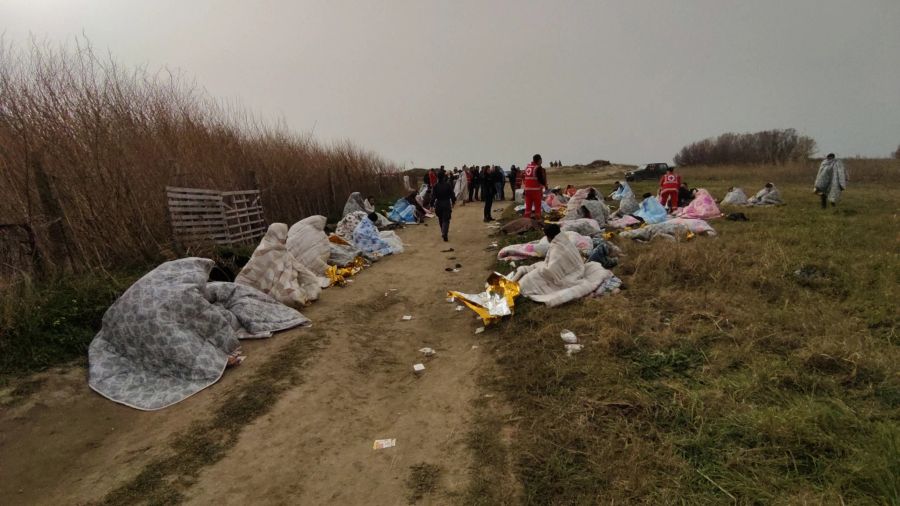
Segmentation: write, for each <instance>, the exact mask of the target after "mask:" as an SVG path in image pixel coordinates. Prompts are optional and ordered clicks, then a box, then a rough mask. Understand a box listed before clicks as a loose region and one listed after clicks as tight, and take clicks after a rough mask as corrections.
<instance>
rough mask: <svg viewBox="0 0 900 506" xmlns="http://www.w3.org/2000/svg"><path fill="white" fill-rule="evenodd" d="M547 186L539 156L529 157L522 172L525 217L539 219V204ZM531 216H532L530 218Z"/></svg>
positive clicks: (545, 173)
mask: <svg viewBox="0 0 900 506" xmlns="http://www.w3.org/2000/svg"><path fill="white" fill-rule="evenodd" d="M546 186H547V172H546V171H545V170H544V168H543V167H541V155H534V156H533V157H531V163H529V164H528V166H527V167H525V170H523V171H522V188H523V190H524V191H523V192H522V194H523V196H524V197H525V215H524V216H525V217H526V218H534V219H536V220H539V219H541V202H542V201H543V200H544V199H543V197H544V188H545V187H546ZM532 214H533V215H534V216H532Z"/></svg>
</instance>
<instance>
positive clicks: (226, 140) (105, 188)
mask: <svg viewBox="0 0 900 506" xmlns="http://www.w3.org/2000/svg"><path fill="white" fill-rule="evenodd" d="M166 185H173V186H188V187H199V188H209V189H220V190H240V189H253V188H259V189H260V190H261V192H262V201H263V205H264V206H265V213H266V218H267V220H268V221H270V222H274V221H283V222H287V223H293V222H294V221H296V220H298V219H301V218H303V217H305V216H308V215H311V214H326V215H327V214H332V215H333V214H335V213H339V212H340V210H341V208H342V207H343V205H344V203H345V201H346V199H347V196H348V194H349V193H350V192H351V191H360V192H364V194H366V195H372V194H375V195H378V194H385V193H396V192H399V191H400V190H401V189H402V181H401V179H400V176H399V171H398V168H397V167H395V166H394V165H393V164H391V163H389V162H387V161H385V160H383V159H382V158H380V157H378V156H377V155H375V154H373V153H371V152H369V151H366V150H363V149H360V148H358V147H356V146H354V145H353V144H351V143H349V142H343V143H339V144H335V145H330V146H324V145H322V144H319V143H317V142H315V141H314V140H312V139H311V138H309V137H308V136H303V135H298V134H295V133H292V132H290V131H288V130H287V129H286V128H285V127H284V126H282V125H275V126H273V125H270V124H267V123H265V122H262V121H260V120H259V119H258V118H256V117H255V116H253V115H251V114H249V113H247V112H246V111H245V110H243V109H242V108H240V107H235V106H233V105H227V104H223V103H221V102H219V101H216V100H213V99H212V98H210V97H209V96H208V95H207V94H206V93H205V92H204V91H203V90H202V89H201V88H198V87H197V86H196V85H195V84H193V83H191V82H188V81H185V80H184V79H181V78H180V77H179V76H177V75H173V73H171V72H167V71H162V72H155V73H154V72H149V71H148V70H146V69H144V68H137V69H128V68H123V67H121V66H120V65H118V64H117V63H116V62H114V61H111V60H110V59H108V58H105V57H100V56H98V55H97V54H96V53H95V52H94V51H93V50H91V48H90V47H89V46H88V45H85V44H84V43H77V44H75V45H74V46H73V47H64V48H60V49H55V48H51V47H49V46H48V45H45V44H39V43H32V44H31V45H30V46H28V47H24V48H23V47H21V46H14V45H11V44H8V43H3V42H2V41H0V225H4V226H5V227H6V228H5V229H0V232H3V230H10V227H18V228H17V230H19V229H21V230H27V231H29V232H28V235H31V239H30V242H31V243H32V244H31V245H30V247H31V248H32V249H33V250H35V254H36V255H37V256H38V257H39V259H40V260H41V262H40V263H41V264H42V265H43V266H44V267H45V268H50V269H51V270H56V269H54V267H59V266H63V265H64V266H66V267H67V268H72V269H82V268H106V267H116V266H118V265H121V264H123V263H142V262H150V261H154V260H156V259H159V258H164V257H167V256H171V255H172V252H171V251H169V250H170V248H171V245H172V244H171V234H170V230H169V226H168V224H167V221H166V219H167V218H166V214H167V211H166V199H165V193H164V188H165V186H166ZM2 240H3V236H2V234H0V241H2ZM0 246H2V244H0ZM0 251H2V248H0Z"/></svg>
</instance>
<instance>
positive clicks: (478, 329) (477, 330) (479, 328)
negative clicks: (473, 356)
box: [475, 327, 484, 334]
mask: <svg viewBox="0 0 900 506" xmlns="http://www.w3.org/2000/svg"><path fill="white" fill-rule="evenodd" d="M482 332H484V327H478V328H477V329H475V333H476V334H481V333H482Z"/></svg>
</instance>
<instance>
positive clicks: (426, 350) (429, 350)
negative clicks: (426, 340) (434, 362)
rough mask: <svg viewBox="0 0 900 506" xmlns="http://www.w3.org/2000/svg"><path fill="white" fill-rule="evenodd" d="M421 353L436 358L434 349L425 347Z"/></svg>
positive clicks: (421, 349)
mask: <svg viewBox="0 0 900 506" xmlns="http://www.w3.org/2000/svg"><path fill="white" fill-rule="evenodd" d="M419 351H420V352H421V353H422V354H423V355H425V356H426V357H431V356H434V354H435V351H434V348H428V347H425V348H420V349H419Z"/></svg>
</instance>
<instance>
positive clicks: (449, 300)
mask: <svg viewBox="0 0 900 506" xmlns="http://www.w3.org/2000/svg"><path fill="white" fill-rule="evenodd" d="M455 300H456V297H447V302H453V301H455Z"/></svg>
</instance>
